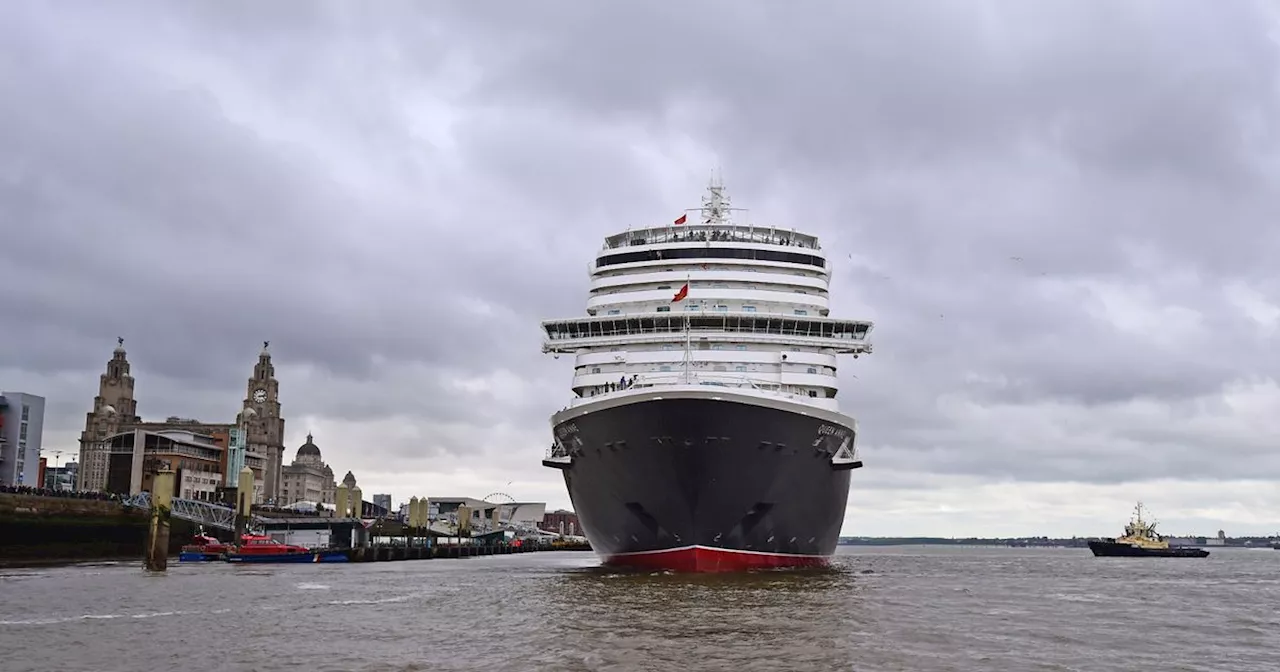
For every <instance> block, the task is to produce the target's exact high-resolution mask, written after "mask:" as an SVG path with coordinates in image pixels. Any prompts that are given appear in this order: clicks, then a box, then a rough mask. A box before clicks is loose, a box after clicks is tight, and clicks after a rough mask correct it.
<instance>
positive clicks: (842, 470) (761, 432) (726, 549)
mask: <svg viewBox="0 0 1280 672" xmlns="http://www.w3.org/2000/svg"><path fill="white" fill-rule="evenodd" d="M704 389H705V388H704ZM618 397H620V398H619V399H614V400H611V401H605V402H601V403H597V404H590V405H587V406H583V407H578V408H575V409H573V410H570V411H566V412H562V413H560V414H557V416H556V418H554V419H553V422H554V424H555V428H554V429H555V436H556V448H555V450H554V451H553V452H554V453H557V454H559V457H558V458H549V459H548V460H547V461H546V462H544V464H546V465H547V466H553V467H557V468H560V469H562V470H563V472H564V480H565V485H566V487H567V488H568V491H569V497H570V499H571V500H572V501H573V506H574V510H575V511H576V512H577V514H578V520H579V522H580V523H581V525H582V530H583V534H584V535H585V536H586V537H587V540H588V541H589V542H591V547H592V548H593V549H594V550H595V551H596V552H597V553H598V554H599V555H600V556H601V557H602V558H603V560H604V561H605V563H606V564H613V565H630V566H640V567H649V568H656V569H669V570H675V571H734V570H742V569H752V568H764V567H790V566H814V565H819V566H820V565H825V564H827V563H828V561H829V560H830V558H831V556H832V554H833V553H834V552H835V548H836V544H837V542H838V541H839V535H840V528H841V526H842V524H843V522H844V514H845V504H846V502H847V500H848V496H849V481H850V470H851V469H852V468H856V467H859V466H861V462H858V461H857V460H856V458H855V457H854V456H853V453H852V445H853V441H854V439H855V431H856V429H855V423H854V422H853V421H852V419H850V418H848V417H847V416H843V415H840V414H838V413H834V412H830V411H825V410H821V409H814V408H811V407H808V406H801V405H800V404H796V403H795V402H789V401H785V400H765V399H760V398H753V397H750V396H748V395H738V394H734V393H731V392H714V393H709V392H705V391H701V390H695V391H685V392H673V391H672V390H666V391H663V392H637V393H623V394H619V395H618ZM833 458H834V459H833ZM557 460H558V461H557Z"/></svg>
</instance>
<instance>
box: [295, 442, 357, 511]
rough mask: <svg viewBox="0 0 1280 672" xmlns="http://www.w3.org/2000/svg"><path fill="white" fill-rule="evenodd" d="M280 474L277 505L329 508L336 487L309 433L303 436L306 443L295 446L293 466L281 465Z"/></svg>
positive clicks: (329, 469)
mask: <svg viewBox="0 0 1280 672" xmlns="http://www.w3.org/2000/svg"><path fill="white" fill-rule="evenodd" d="M281 472H282V475H281V479H280V497H279V501H278V505H279V506H291V505H293V504H297V503H298V502H312V503H320V504H329V505H333V503H334V495H335V493H336V492H337V489H338V484H337V483H336V482H335V481H334V480H333V469H331V468H329V465H327V464H325V463H324V460H323V459H321V456H320V448H319V447H318V446H316V444H315V441H314V440H313V437H312V436H311V434H307V442H306V443H304V444H302V445H301V446H299V447H298V454H297V455H295V456H294V458H293V463H292V464H289V465H286V466H284V467H283V468H282V470H281ZM352 478H353V479H354V477H352Z"/></svg>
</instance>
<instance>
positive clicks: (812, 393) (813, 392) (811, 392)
mask: <svg viewBox="0 0 1280 672" xmlns="http://www.w3.org/2000/svg"><path fill="white" fill-rule="evenodd" d="M809 396H811V397H816V396H818V391H817V390H809Z"/></svg>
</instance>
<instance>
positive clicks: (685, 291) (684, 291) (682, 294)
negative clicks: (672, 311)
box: [671, 282, 689, 303]
mask: <svg viewBox="0 0 1280 672" xmlns="http://www.w3.org/2000/svg"><path fill="white" fill-rule="evenodd" d="M686 296H689V283H687V282H686V283H684V287H681V288H680V291H678V292H676V296H675V298H674V299H671V303H675V302H677V301H681V300H683V299H684V298H685V297H686Z"/></svg>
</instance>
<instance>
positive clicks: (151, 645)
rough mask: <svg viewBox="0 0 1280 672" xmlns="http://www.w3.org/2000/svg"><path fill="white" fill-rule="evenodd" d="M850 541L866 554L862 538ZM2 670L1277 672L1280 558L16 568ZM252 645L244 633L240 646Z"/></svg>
mask: <svg viewBox="0 0 1280 672" xmlns="http://www.w3.org/2000/svg"><path fill="white" fill-rule="evenodd" d="M845 550H849V549H845ZM0 585H3V588H4V596H5V599H4V600H3V601H2V602H0V641H4V642H5V643H6V644H7V646H6V647H5V650H6V665H5V669H6V670H7V671H9V670H11V671H12V672H21V671H23V670H49V669H56V670H60V671H61V672H74V671H77V670H96V671H103V672H113V671H114V670H121V671H126V670H127V671H129V672H134V671H135V670H136V669H137V665H136V663H137V661H139V660H148V661H149V663H150V665H151V666H152V667H153V668H155V669H182V668H186V667H190V666H191V665H192V664H193V663H194V662H195V661H197V660H200V659H203V658H204V657H205V656H206V654H209V655H213V653H214V652H216V657H217V660H218V662H217V665H216V667H217V668H218V669H219V670H266V669H270V670H309V671H325V670H334V671H338V670H341V671H343V672H346V671H349V670H368V671H370V672H374V671H376V672H397V671H400V672H416V671H418V670H432V671H441V670H481V669H483V670H513V671H514V670H519V671H525V670H557V671H561V670H563V671H566V672H568V671H573V670H601V671H612V670H618V671H621V670H627V671H630V670H645V671H650V670H688V669H698V670H732V671H733V672H750V671H752V670H873V671H880V670H956V671H969V670H992V669H1002V670H1003V669H1008V670H1058V671H1074V670H1081V671H1083V670H1088V671H1089V672H1098V671H1100V670H1133V669H1141V668H1146V667H1159V668H1160V669H1162V670H1232V671H1233V672H1251V671H1253V670H1258V671H1262V670H1267V671H1270V670H1274V669H1276V668H1277V665H1278V664H1280V663H1278V662H1277V660H1276V656H1277V655H1280V654H1277V653H1276V652H1277V651H1280V616H1278V615H1277V613H1278V612H1277V610H1276V609H1275V605H1276V604H1277V600H1278V599H1280V553H1249V552H1246V551H1234V550H1225V549H1224V550H1215V551H1214V554H1213V555H1212V556H1210V557H1209V558H1207V559H1205V560H1171V561H1170V560H1132V559H1129V560H1125V559H1103V558H1093V557H1091V556H1090V555H1089V553H1088V552H1087V551H1082V550H1038V549H973V548H969V549H955V548H924V547H898V548H878V549H856V550H852V551H851V552H848V553H845V554H843V555H842V556H841V557H840V559H839V562H838V563H837V566H836V567H835V568H833V569H830V570H818V571H814V570H802V571H788V572H762V573H753V574H740V575H695V576H690V575H682V574H672V573H666V572H656V573H655V572H622V571H615V570H608V569H603V568H600V567H599V566H598V563H596V561H595V559H594V557H593V556H591V555H590V554H578V553H547V554H537V555H528V556H510V557H495V558H477V559H470V560H438V561H436V560H433V561H425V562H399V563H377V564H367V565H347V566H337V565H295V566H279V567H261V566H260V567H254V568H243V567H238V566H235V565H227V564H211V565H180V564H179V565H173V566H171V568H170V571H169V572H168V573H167V574H165V575H155V576H148V575H146V574H145V573H143V572H142V571H141V569H139V568H138V567H137V566H136V565H135V564H128V563H124V564H121V563H116V564H106V565H103V564H97V565H92V566H78V567H61V568H47V569H35V570H32V569H23V570H21V571H10V572H4V573H0ZM231 642H234V643H235V645H234V646H230V645H228V643H231Z"/></svg>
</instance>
